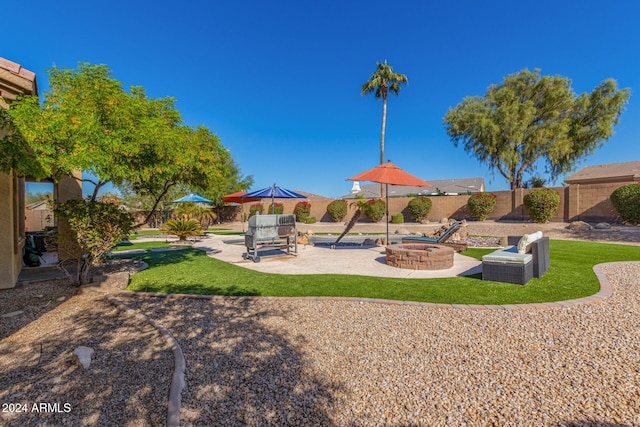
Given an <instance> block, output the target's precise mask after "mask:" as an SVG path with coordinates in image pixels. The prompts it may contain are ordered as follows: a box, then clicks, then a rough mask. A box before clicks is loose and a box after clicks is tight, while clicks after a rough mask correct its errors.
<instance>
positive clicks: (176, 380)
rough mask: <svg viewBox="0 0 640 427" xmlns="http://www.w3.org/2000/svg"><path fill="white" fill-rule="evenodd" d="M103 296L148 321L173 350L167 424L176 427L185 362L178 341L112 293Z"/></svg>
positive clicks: (130, 314)
mask: <svg viewBox="0 0 640 427" xmlns="http://www.w3.org/2000/svg"><path fill="white" fill-rule="evenodd" d="M105 298H106V299H107V300H109V302H110V303H111V304H113V305H114V306H116V307H117V308H118V309H119V310H120V311H122V312H123V313H124V314H125V315H127V316H129V317H132V318H134V319H136V320H139V321H143V322H147V323H149V324H150V325H151V326H153V327H154V328H156V329H157V330H158V331H159V332H160V333H161V334H162V335H163V336H164V338H165V339H166V340H167V342H168V343H169V345H170V346H171V351H173V358H174V364H173V376H172V378H171V387H170V389H169V402H168V408H167V426H168V427H174V426H175V427H178V426H179V425H180V406H181V404H182V390H183V389H184V387H185V380H184V373H185V371H186V362H185V359H184V353H183V352H182V348H181V347H180V344H179V343H178V341H177V340H176V339H175V338H174V337H173V335H171V332H169V330H168V329H167V328H165V327H164V326H162V325H160V324H159V323H157V322H156V321H155V320H153V319H151V318H149V316H147V315H145V314H142V313H139V312H137V311H136V310H134V309H132V308H130V307H128V306H127V305H126V304H124V303H123V302H121V301H118V299H117V298H115V297H114V296H113V295H109V294H106V295H105Z"/></svg>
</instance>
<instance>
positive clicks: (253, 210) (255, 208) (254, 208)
mask: <svg viewBox="0 0 640 427" xmlns="http://www.w3.org/2000/svg"><path fill="white" fill-rule="evenodd" d="M263 213H264V206H262V204H261V203H256V204H254V205H251V206H249V217H252V216H254V215H256V214H260V215H262V214H263Z"/></svg>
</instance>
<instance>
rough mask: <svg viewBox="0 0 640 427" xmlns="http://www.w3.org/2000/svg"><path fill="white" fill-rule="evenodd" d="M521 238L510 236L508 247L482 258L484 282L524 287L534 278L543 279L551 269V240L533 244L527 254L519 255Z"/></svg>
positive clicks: (537, 241)
mask: <svg viewBox="0 0 640 427" xmlns="http://www.w3.org/2000/svg"><path fill="white" fill-rule="evenodd" d="M520 239H521V237H519V236H509V237H508V238H507V243H508V244H509V245H512V246H508V247H506V248H504V249H499V250H497V251H494V252H492V253H490V254H488V255H485V256H483V257H482V280H492V281H494V282H507V283H515V284H518V285H524V284H526V283H527V282H528V281H529V280H531V279H532V278H534V277H536V278H538V277H542V275H543V274H544V273H545V272H546V271H547V270H548V269H549V265H550V263H551V259H550V256H549V238H548V237H542V238H540V239H538V240H536V241H534V242H532V243H531V247H530V249H529V251H527V253H524V254H520V253H518V248H517V246H516V245H517V244H518V242H519V241H520Z"/></svg>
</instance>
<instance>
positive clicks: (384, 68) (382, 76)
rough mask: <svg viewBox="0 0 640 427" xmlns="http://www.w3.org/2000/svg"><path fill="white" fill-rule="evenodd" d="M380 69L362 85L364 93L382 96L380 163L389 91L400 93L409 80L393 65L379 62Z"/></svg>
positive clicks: (382, 157) (381, 161) (381, 160)
mask: <svg viewBox="0 0 640 427" xmlns="http://www.w3.org/2000/svg"><path fill="white" fill-rule="evenodd" d="M377 65H378V69H377V70H376V71H374V72H373V73H372V74H371V77H369V80H368V81H367V82H366V83H365V84H363V85H362V90H361V93H362V95H368V94H370V93H372V92H374V93H375V96H376V99H379V98H382V131H381V132H380V164H383V163H384V132H385V128H386V126H387V95H388V94H389V92H391V93H394V94H396V95H398V93H399V92H400V85H401V84H407V82H408V81H409V80H408V79H407V76H405V75H404V74H400V73H394V72H393V69H392V68H391V65H389V64H387V61H386V60H385V61H384V63H380V62H378V63H377ZM383 192H384V188H383V186H382V184H380V197H384V194H383Z"/></svg>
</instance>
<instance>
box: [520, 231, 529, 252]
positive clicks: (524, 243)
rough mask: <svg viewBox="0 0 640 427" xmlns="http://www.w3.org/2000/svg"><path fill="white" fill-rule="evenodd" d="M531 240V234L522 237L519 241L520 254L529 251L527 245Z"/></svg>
mask: <svg viewBox="0 0 640 427" xmlns="http://www.w3.org/2000/svg"><path fill="white" fill-rule="evenodd" d="M530 244H531V242H530V241H529V234H524V235H523V236H522V237H521V238H520V241H518V253H519V254H526V253H527V246H528V245H530Z"/></svg>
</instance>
